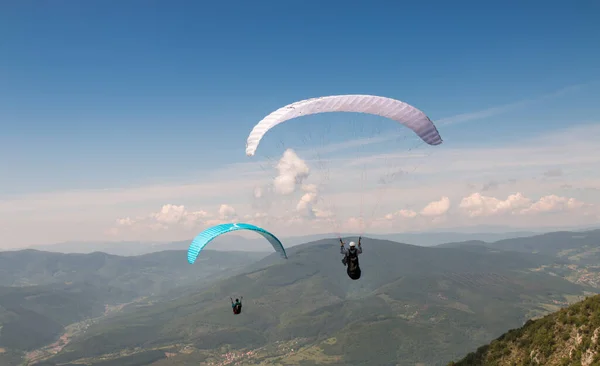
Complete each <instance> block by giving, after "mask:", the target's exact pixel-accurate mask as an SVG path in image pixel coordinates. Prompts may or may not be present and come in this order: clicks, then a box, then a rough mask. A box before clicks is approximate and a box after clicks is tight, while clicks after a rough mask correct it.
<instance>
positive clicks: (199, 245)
mask: <svg viewBox="0 0 600 366" xmlns="http://www.w3.org/2000/svg"><path fill="white" fill-rule="evenodd" d="M237 230H250V231H254V232H257V233H259V234H260V235H262V236H263V237H264V238H265V239H267V241H268V242H269V243H271V245H272V246H273V249H275V251H276V252H278V253H279V254H280V255H281V257H283V258H285V259H287V254H286V253H285V248H284V247H283V244H281V241H279V239H277V237H276V236H275V235H273V234H271V233H270V232H268V231H266V230H265V229H262V228H260V227H258V226H254V225H251V224H243V223H236V224H221V225H216V226H213V227H211V228H208V229H206V230H204V231H203V232H201V233H200V234H198V236H196V237H195V238H194V240H193V241H192V244H190V247H189V249H188V253H187V258H188V262H189V263H190V264H193V263H194V262H195V261H196V258H198V254H199V253H200V251H202V249H203V248H204V247H205V246H206V244H208V243H209V242H210V241H211V240H213V239H214V238H216V237H217V236H219V235H223V234H226V233H229V232H231V231H237Z"/></svg>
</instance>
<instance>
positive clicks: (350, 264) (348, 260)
mask: <svg viewBox="0 0 600 366" xmlns="http://www.w3.org/2000/svg"><path fill="white" fill-rule="evenodd" d="M360 240H361V237H359V238H358V248H356V244H355V243H354V242H353V241H351V242H350V245H349V246H350V248H349V249H346V247H345V246H344V241H343V240H342V239H341V238H340V253H342V254H343V255H344V259H342V263H343V264H344V265H345V266H346V267H347V268H346V272H347V273H348V277H350V278H351V279H353V280H358V279H359V278H360V275H361V271H360V266H359V265H358V255H359V254H361V253H362V247H361V245H360Z"/></svg>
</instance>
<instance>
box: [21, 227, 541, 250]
mask: <svg viewBox="0 0 600 366" xmlns="http://www.w3.org/2000/svg"><path fill="white" fill-rule="evenodd" d="M534 235H539V233H536V232H530V231H515V232H507V233H459V232H428V233H398V234H381V235H378V234H364V235H363V236H365V237H369V238H373V239H381V240H391V241H396V242H399V243H407V244H413V245H421V246H434V245H439V244H443V243H448V242H460V241H468V240H481V241H485V242H494V241H498V240H502V239H511V238H517V237H526V236H534ZM335 236H336V234H333V233H330V234H318V235H306V236H297V237H288V238H280V239H281V240H282V241H283V243H284V245H285V246H286V248H289V247H292V246H295V245H299V244H302V243H307V242H312V241H316V240H321V239H328V238H333V237H335ZM342 236H343V237H350V236H357V234H352V233H345V234H342ZM190 242H191V238H190V240H183V241H175V242H168V243H161V242H150V243H144V242H135V241H124V242H64V243H57V244H48V245H37V246H31V247H28V248H25V249H36V250H42V251H48V252H58V253H93V252H104V253H108V254H114V255H121V256H135V255H142V254H148V253H154V252H160V251H163V250H187V248H188V247H189V245H190ZM210 248H211V249H212V250H218V251H231V250H233V251H259V252H267V251H269V250H270V246H269V244H268V243H267V242H265V240H264V239H263V238H256V239H248V238H245V237H242V236H239V235H235V234H228V235H224V236H221V237H218V238H216V239H215V240H214V241H213V242H211V244H210ZM11 250H13V251H14V250H18V249H11Z"/></svg>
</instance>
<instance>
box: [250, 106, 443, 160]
mask: <svg viewBox="0 0 600 366" xmlns="http://www.w3.org/2000/svg"><path fill="white" fill-rule="evenodd" d="M328 112H356V113H367V114H374V115H377V116H381V117H385V118H389V119H392V120H394V121H396V122H398V123H400V124H402V125H404V126H406V127H408V128H410V129H411V130H413V131H414V132H415V133H416V134H417V135H418V136H419V137H420V138H421V139H422V140H423V141H425V143H427V144H429V145H439V144H441V143H442V137H441V136H440V134H439V132H438V130H437V128H436V127H435V125H434V124H433V122H431V120H430V119H429V117H427V116H426V115H425V113H423V112H421V111H420V110H418V109H417V108H415V107H413V106H411V105H410V104H407V103H404V102H401V101H399V100H396V99H391V98H386V97H378V96H374V95H332V96H327V97H319V98H311V99H305V100H301V101H298V102H295V103H292V104H288V105H286V106H284V107H281V108H279V109H278V110H276V111H274V112H272V113H271V114H269V115H268V116H266V117H265V118H263V119H262V120H261V121H260V122H258V124H257V125H256V126H254V128H253V129H252V131H251V132H250V135H249V136H248V139H247V141H246V155H248V156H253V155H254V153H255V152H256V149H257V148H258V144H259V143H260V140H261V139H262V138H263V136H264V135H265V134H266V133H267V131H269V130H270V129H271V128H273V127H275V126H276V125H278V124H280V123H282V122H285V121H287V120H290V119H294V118H297V117H301V116H307V115H311V114H317V113H328Z"/></svg>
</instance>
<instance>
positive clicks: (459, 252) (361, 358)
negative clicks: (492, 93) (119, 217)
mask: <svg viewBox="0 0 600 366" xmlns="http://www.w3.org/2000/svg"><path fill="white" fill-rule="evenodd" d="M364 243H365V244H364V247H365V252H364V255H363V256H362V258H361V266H362V267H363V278H361V280H360V281H351V280H349V279H348V278H347V276H346V274H345V268H344V266H343V265H342V263H341V261H340V259H341V258H340V255H339V253H338V251H337V243H336V241H334V240H321V241H317V242H314V243H310V244H306V245H301V246H297V247H293V248H291V249H290V250H289V251H288V254H289V260H287V261H285V260H281V259H279V258H277V257H276V256H269V257H267V258H265V259H263V260H261V261H259V262H257V263H256V264H254V265H252V266H250V267H249V270H248V271H246V272H245V273H243V274H240V275H237V276H233V277H231V278H228V279H224V280H220V281H217V282H216V283H214V284H213V285H210V286H208V287H206V288H205V289H204V290H201V291H198V292H191V291H190V292H189V293H188V294H187V295H185V296H182V297H179V298H177V299H175V300H172V301H166V302H160V303H155V304H150V305H142V304H137V305H132V306H130V307H128V308H126V309H124V310H123V312H121V313H119V314H118V315H116V316H114V317H111V318H108V319H106V320H104V321H103V322H101V323H99V324H96V325H93V326H91V327H90V328H89V329H88V330H87V332H86V333H85V334H82V335H80V336H78V337H75V338H74V339H73V340H72V341H71V342H70V343H69V344H68V345H67V346H66V347H65V348H64V349H63V350H62V351H61V352H60V353H58V354H57V355H56V356H54V357H52V358H50V359H48V360H47V362H49V363H50V364H52V363H55V364H66V363H72V362H80V363H81V362H86V363H89V364H97V362H98V361H100V360H102V361H103V362H108V361H109V360H113V361H114V362H115V364H117V363H118V362H120V361H121V358H120V357H123V356H126V357H129V360H131V359H135V357H137V356H136V355H139V357H147V355H148V354H146V353H145V352H149V351H152V350H163V352H164V353H165V354H169V357H168V358H165V359H163V360H161V361H157V362H156V365H179V364H182V365H183V364H190V363H194V364H201V363H202V362H219V360H224V359H227V358H228V357H233V356H232V355H238V356H236V357H242V356H239V354H242V352H251V356H248V355H246V356H243V357H246V358H248V357H250V359H252V361H248V360H249V359H248V360H247V362H249V363H250V364H259V363H260V362H263V361H264V362H267V361H268V362H269V364H278V363H279V364H290V365H294V364H295V365H298V364H328V363H329V364H343V365H372V364H374V362H375V364H380V365H387V364H402V365H404V364H406V365H414V364H415V363H419V362H420V363H423V364H427V365H442V364H445V363H447V362H448V361H450V360H452V359H457V358H458V357H461V356H463V355H465V354H466V353H467V352H469V350H471V349H473V348H474V347H476V346H477V345H478V344H482V343H485V342H489V341H490V340H491V339H493V338H495V337H497V336H498V335H499V334H502V333H503V332H505V331H506V329H508V328H510V327H518V326H520V325H522V324H523V323H524V322H525V320H526V319H528V318H531V317H534V316H539V315H542V314H545V313H547V312H548V311H552V310H555V309H557V308H559V307H560V306H562V305H565V304H567V302H568V301H569V300H573V299H577V298H578V296H582V295H583V294H584V291H586V290H589V291H593V288H591V287H589V286H585V285H578V284H574V283H572V282H570V281H568V280H566V279H564V278H561V277H560V276H555V275H551V274H548V273H545V272H543V271H535V269H537V268H539V267H540V266H543V265H547V264H553V263H554V262H555V259H556V258H554V257H551V256H545V255H541V254H529V253H519V252H509V251H498V250H490V249H487V248H482V249H479V250H470V249H469V250H466V249H460V248H426V247H418V246H412V245H405V244H399V243H394V242H389V241H379V240H370V239H367V240H365V241H364ZM237 295H244V299H245V305H244V311H243V313H242V315H240V316H237V317H234V316H233V315H232V314H231V309H230V307H229V304H228V302H229V297H230V296H237ZM292 349H295V350H294V351H292ZM236 352H238V353H236ZM165 357H166V356H165ZM243 357H242V358H243ZM128 362H129V361H128ZM131 362H133V361H131ZM140 362H141V361H140ZM138 364H139V365H142V364H144V363H138ZM145 364H147V363H145Z"/></svg>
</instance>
